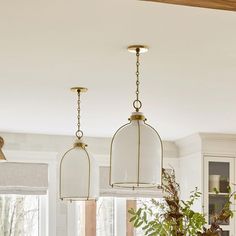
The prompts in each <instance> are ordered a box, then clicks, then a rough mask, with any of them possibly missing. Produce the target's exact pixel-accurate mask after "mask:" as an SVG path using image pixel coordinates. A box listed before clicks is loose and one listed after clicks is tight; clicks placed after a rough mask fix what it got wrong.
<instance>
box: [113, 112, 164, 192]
mask: <svg viewBox="0 0 236 236" xmlns="http://www.w3.org/2000/svg"><path fill="white" fill-rule="evenodd" d="M145 121H146V119H145V117H144V116H143V114H142V113H141V112H134V113H132V116H131V118H130V122H129V123H128V124H125V125H124V126H122V127H120V128H119V129H118V130H117V132H116V133H115V134H114V136H113V138H112V142H111V153H110V185H111V186H112V187H122V188H133V189H135V188H155V187H157V188H158V187H160V186H161V173H162V159H163V158H162V155H163V146H162V141H161V138H160V136H159V134H158V133H157V131H156V130H155V129H154V128H153V127H151V126H150V125H148V124H147V123H146V122H145Z"/></svg>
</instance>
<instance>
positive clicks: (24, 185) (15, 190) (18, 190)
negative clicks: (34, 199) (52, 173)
mask: <svg viewBox="0 0 236 236" xmlns="http://www.w3.org/2000/svg"><path fill="white" fill-rule="evenodd" d="M47 189H48V165H47V164H40V163H16V162H1V163H0V194H22V195H45V194H47Z"/></svg>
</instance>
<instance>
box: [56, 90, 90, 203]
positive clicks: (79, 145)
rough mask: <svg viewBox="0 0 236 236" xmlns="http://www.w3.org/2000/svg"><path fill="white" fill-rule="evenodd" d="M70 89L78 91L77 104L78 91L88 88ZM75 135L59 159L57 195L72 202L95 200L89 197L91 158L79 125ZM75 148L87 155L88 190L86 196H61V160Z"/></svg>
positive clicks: (81, 91)
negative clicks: (72, 141) (71, 143)
mask: <svg viewBox="0 0 236 236" xmlns="http://www.w3.org/2000/svg"><path fill="white" fill-rule="evenodd" d="M71 91H72V92H77V93H78V96H79V100H78V104H79V103H80V93H85V92H87V91H88V89H87V88H85V87H72V88H71ZM78 109H80V108H78ZM78 119H79V122H80V114H78ZM78 133H79V134H80V135H81V137H78V136H77V134H78ZM76 136H77V138H78V139H77V140H76V142H75V143H74V145H73V147H72V148H70V149H69V150H67V151H66V152H65V154H64V155H63V156H62V158H61V161H60V179H59V182H60V183H59V197H60V199H61V200H67V201H70V202H72V201H90V200H95V198H91V197H90V190H91V158H90V155H89V153H88V151H87V149H86V148H87V146H88V145H87V144H86V143H84V142H83V141H82V140H81V139H82V137H83V132H82V131H81V130H80V127H78V130H77V132H76ZM76 148H81V149H82V150H83V151H84V152H85V154H86V157H87V161H88V190H87V195H86V196H70V197H62V174H61V173H62V164H63V160H64V159H65V157H66V156H67V154H68V153H69V152H71V151H72V150H74V149H76Z"/></svg>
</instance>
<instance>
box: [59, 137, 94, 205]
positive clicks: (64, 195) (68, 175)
mask: <svg viewBox="0 0 236 236" xmlns="http://www.w3.org/2000/svg"><path fill="white" fill-rule="evenodd" d="M97 196H98V168H97V165H96V163H95V161H94V159H93V157H92V156H91V155H89V153H88V152H87V150H86V145H85V144H84V143H82V142H77V143H75V144H74V147H73V148H71V149H70V150H68V151H67V152H66V153H65V154H64V156H63V157H62V160H61V164H60V198H61V199H62V200H69V201H79V200H92V199H96V198H97Z"/></svg>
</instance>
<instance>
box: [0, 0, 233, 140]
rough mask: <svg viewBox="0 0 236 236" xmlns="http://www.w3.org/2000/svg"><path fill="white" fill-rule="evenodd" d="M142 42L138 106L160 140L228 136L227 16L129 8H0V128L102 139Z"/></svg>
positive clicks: (121, 112) (51, 4) (124, 103)
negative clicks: (80, 90) (132, 49)
mask: <svg viewBox="0 0 236 236" xmlns="http://www.w3.org/2000/svg"><path fill="white" fill-rule="evenodd" d="M133 43H144V44H147V45H149V46H150V51H149V53H147V54H145V55H143V57H142V58H141V60H142V65H141V70H142V73H141V89H142V90H141V98H142V101H143V112H144V113H145V115H146V117H147V118H148V120H149V123H150V124H152V125H153V126H154V127H156V128H157V130H158V131H159V133H160V135H161V136H162V137H163V138H164V139H169V140H171V139H177V138H180V137H183V136H186V135H189V134H191V133H194V132H198V131H201V132H225V133H236V107H235V101H236V92H235V90H236V13H235V12H226V11H217V10H209V9H200V8H190V7H182V6H172V5H165V4H157V3H148V2H141V1H136V0H99V1H98V0H93V1H89V0H83V1H82V0H40V1H35V0H33V1H32V0H21V1H18V0H12V1H1V2H0V108H1V109H0V130H1V131H5V132H25V133H46V134H73V132H74V129H75V128H76V127H75V126H76V94H73V93H71V92H70V90H69V88H70V87H72V86H76V85H82V86H86V87H88V88H89V92H88V93H87V94H83V96H82V128H83V130H84V133H85V134H86V135H88V136H111V135H112V134H113V133H114V132H115V130H116V129H117V128H118V127H119V126H120V125H121V124H123V123H124V122H126V121H127V118H128V116H129V115H130V113H131V111H132V100H133V99H134V90H135V87H134V86H135V74H134V72H135V56H134V55H133V54H131V55H130V54H129V53H128V52H127V51H126V49H125V48H126V46H128V45H129V44H133Z"/></svg>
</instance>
